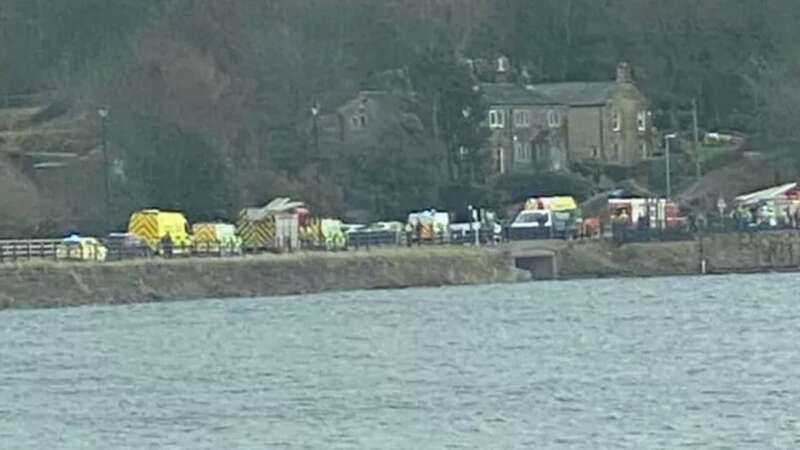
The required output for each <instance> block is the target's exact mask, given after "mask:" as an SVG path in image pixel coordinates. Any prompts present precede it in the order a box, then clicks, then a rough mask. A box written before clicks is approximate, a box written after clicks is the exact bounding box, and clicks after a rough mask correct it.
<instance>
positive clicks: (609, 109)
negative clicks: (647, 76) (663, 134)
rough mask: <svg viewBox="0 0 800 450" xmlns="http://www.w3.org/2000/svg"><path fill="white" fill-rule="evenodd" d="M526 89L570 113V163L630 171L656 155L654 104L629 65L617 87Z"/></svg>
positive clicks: (572, 84) (584, 85)
mask: <svg viewBox="0 0 800 450" xmlns="http://www.w3.org/2000/svg"><path fill="white" fill-rule="evenodd" d="M527 87H528V88H529V89H531V90H533V91H534V92H536V93H538V94H541V95H544V96H546V97H549V98H552V99H553V100H555V101H556V102H558V103H560V104H563V105H566V106H567V107H568V112H567V120H566V122H567V142H568V144H567V147H568V151H569V158H568V159H569V161H570V162H579V161H587V160H591V161H598V162H600V163H601V164H605V165H615V166H622V167H631V166H633V165H636V164H637V163H639V162H641V161H643V160H646V159H648V158H650V157H651V156H652V155H653V150H654V149H653V146H654V143H655V134H656V133H655V129H654V127H653V124H652V114H651V112H650V110H649V102H648V100H647V98H646V97H645V96H644V95H643V94H642V92H641V91H640V90H639V89H638V88H637V87H636V84H635V83H634V80H633V76H632V73H631V69H630V66H629V65H628V64H626V63H620V64H619V66H618V67H617V77H616V80H615V81H601V82H582V81H579V82H566V83H540V84H532V85H528V86H527Z"/></svg>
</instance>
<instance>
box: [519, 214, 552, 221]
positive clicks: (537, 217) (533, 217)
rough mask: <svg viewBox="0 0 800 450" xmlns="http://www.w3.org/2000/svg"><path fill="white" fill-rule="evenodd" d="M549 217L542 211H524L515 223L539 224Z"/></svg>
mask: <svg viewBox="0 0 800 450" xmlns="http://www.w3.org/2000/svg"><path fill="white" fill-rule="evenodd" d="M549 218H550V217H549V215H548V213H546V212H542V211H526V212H523V213H521V214H520V215H519V216H518V217H517V220H515V222H516V223H540V222H547V221H548V220H549Z"/></svg>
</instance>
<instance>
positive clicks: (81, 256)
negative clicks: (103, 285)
mask: <svg viewBox="0 0 800 450" xmlns="http://www.w3.org/2000/svg"><path fill="white" fill-rule="evenodd" d="M107 255H108V250H107V249H106V247H105V246H104V245H103V244H101V243H100V241H98V240H97V239H95V238H93V237H80V236H78V235H72V236H70V237H68V238H66V239H64V240H63V241H61V243H60V244H58V246H57V247H56V259H58V260H61V261H105V260H106V256H107Z"/></svg>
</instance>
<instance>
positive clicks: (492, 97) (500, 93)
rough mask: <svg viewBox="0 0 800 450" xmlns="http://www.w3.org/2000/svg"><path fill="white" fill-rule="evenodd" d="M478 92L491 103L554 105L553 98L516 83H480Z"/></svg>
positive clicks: (556, 102) (555, 102)
mask: <svg viewBox="0 0 800 450" xmlns="http://www.w3.org/2000/svg"><path fill="white" fill-rule="evenodd" d="M479 88H480V92H481V94H482V95H483V98H484V99H485V100H486V102H487V103H489V104H491V105H556V104H558V103H559V102H558V101H556V100H554V99H553V98H551V97H549V96H547V95H545V94H543V93H541V92H537V91H535V90H532V89H527V88H526V87H525V86H522V85H519V84H516V83H481V84H480V85H479Z"/></svg>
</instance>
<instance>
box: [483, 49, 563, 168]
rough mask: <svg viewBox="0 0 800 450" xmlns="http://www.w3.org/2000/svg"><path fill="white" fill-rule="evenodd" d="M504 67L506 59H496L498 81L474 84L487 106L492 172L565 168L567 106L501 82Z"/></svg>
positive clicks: (535, 92)
mask: <svg viewBox="0 0 800 450" xmlns="http://www.w3.org/2000/svg"><path fill="white" fill-rule="evenodd" d="M507 69H508V61H507V60H506V59H505V58H500V59H499V60H498V66H497V70H498V81H496V82H493V83H480V84H478V85H477V89H478V90H479V92H480V93H481V95H482V97H483V101H484V103H485V104H486V106H487V117H486V121H485V123H486V125H487V126H488V127H489V129H490V131H491V133H490V137H489V143H488V146H489V148H488V151H489V152H490V154H491V161H492V163H493V166H494V167H493V170H492V172H493V173H498V174H503V173H508V172H515V171H531V170H560V169H563V168H566V164H567V148H566V138H567V123H566V118H567V113H568V110H567V107H566V106H565V105H562V104H559V103H558V102H557V101H555V100H553V99H552V98H550V97H549V96H547V95H544V94H542V93H540V92H538V91H536V90H534V89H529V88H526V87H525V86H524V85H522V84H518V83H513V82H509V81H505V80H504V76H503V75H504V74H505V71H506V70H507Z"/></svg>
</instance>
